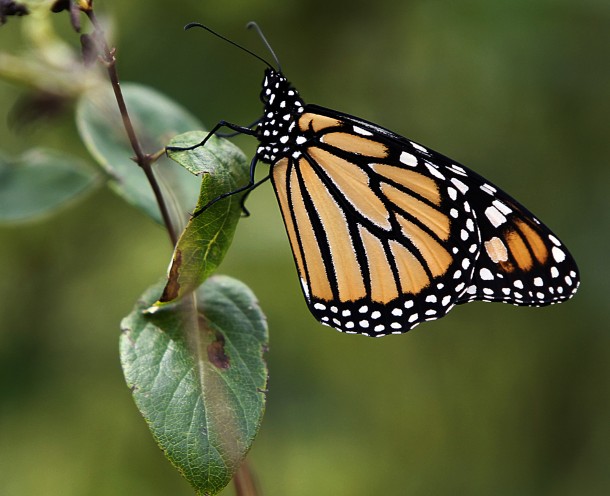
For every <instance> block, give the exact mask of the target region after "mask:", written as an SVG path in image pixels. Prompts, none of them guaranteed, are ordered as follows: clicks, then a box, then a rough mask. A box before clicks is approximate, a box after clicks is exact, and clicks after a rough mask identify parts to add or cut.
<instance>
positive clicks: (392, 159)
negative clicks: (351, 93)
mask: <svg viewBox="0 0 610 496" xmlns="http://www.w3.org/2000/svg"><path fill="white" fill-rule="evenodd" d="M305 110H306V112H305V113H304V114H303V115H302V116H301V118H300V119H299V121H298V124H299V128H300V130H301V133H302V135H301V136H302V137H303V138H304V139H305V140H306V146H304V147H302V148H301V151H300V152H299V153H295V154H294V155H293V156H291V157H287V158H283V159H281V160H280V161H278V162H277V163H276V164H275V165H274V166H273V169H272V179H273V183H274V185H275V190H276V194H277V197H278V201H279V204H280V207H281V210H282V214H283V217H284V221H285V223H286V228H287V231H288V234H289V238H290V242H291V246H292V249H293V252H294V257H295V261H296V265H297V268H298V272H299V276H300V279H301V284H302V286H303V291H304V293H305V296H306V298H307V301H308V304H309V307H310V310H311V311H312V313H313V314H314V315H315V316H316V317H317V318H318V319H319V320H320V321H321V322H323V323H325V324H327V325H331V326H332V327H335V328H337V329H339V330H342V331H345V332H357V333H362V334H367V335H375V336H381V335H386V334H389V333H402V332H406V331H408V330H409V329H411V328H413V327H414V326H415V325H417V324H418V323H420V322H422V321H424V320H433V319H436V318H439V317H442V316H443V315H445V314H446V313H447V312H448V311H449V310H450V309H451V307H452V306H453V305H454V304H455V303H457V302H458V300H459V297H460V295H461V294H462V293H463V292H464V291H465V290H466V289H467V287H468V284H469V282H470V280H471V278H472V271H473V270H474V262H475V259H476V256H477V252H476V249H475V248H476V247H478V245H479V238H478V233H477V232H476V229H475V225H476V224H475V217H474V214H473V213H472V212H471V211H470V210H469V209H468V211H464V210H463V205H464V203H465V198H464V197H463V195H462V194H461V193H460V192H459V191H458V190H457V189H456V188H453V187H450V188H447V187H444V185H442V184H440V183H439V177H437V176H440V173H439V172H436V169H434V170H435V173H436V175H437V176H435V175H434V174H433V173H431V172H430V171H429V170H428V168H427V167H426V166H425V165H423V164H422V165H418V164H417V160H416V159H415V155H414V154H415V153H416V152H417V149H416V148H415V146H414V145H411V144H409V143H408V142H404V143H403V142H399V141H397V140H395V139H393V138H391V137H390V136H389V135H386V134H382V133H379V132H378V130H377V128H371V127H369V126H368V125H367V124H365V123H363V122H356V123H354V122H352V121H350V119H349V117H348V116H338V118H332V117H329V116H327V115H325V114H323V113H320V108H319V107H314V108H312V111H311V112H308V111H307V110H308V108H306V109H305ZM313 110H315V112H313ZM357 124H361V125H363V126H364V127H360V126H359V125H357ZM301 141H303V140H301ZM303 143H305V141H303ZM456 212H459V215H458V216H457V217H458V218H456V217H455V216H454V214H455V213H456ZM462 225H464V226H467V231H466V232H465V233H466V234H463V233H461V231H460V226H462Z"/></svg>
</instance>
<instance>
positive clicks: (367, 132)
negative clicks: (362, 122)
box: [354, 126, 373, 136]
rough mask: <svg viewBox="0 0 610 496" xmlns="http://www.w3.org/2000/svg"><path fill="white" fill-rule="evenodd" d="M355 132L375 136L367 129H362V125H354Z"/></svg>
mask: <svg viewBox="0 0 610 496" xmlns="http://www.w3.org/2000/svg"><path fill="white" fill-rule="evenodd" d="M354 132H355V133H358V134H361V135H362V136H373V133H371V132H370V131H367V130H366V129H362V128H361V127H358V126H354Z"/></svg>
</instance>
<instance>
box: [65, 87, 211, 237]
mask: <svg viewBox="0 0 610 496" xmlns="http://www.w3.org/2000/svg"><path fill="white" fill-rule="evenodd" d="M121 88H122V91H123V95H124V97H125V101H126V103H127V110H128V112H129V116H130V118H131V121H132V123H133V126H134V128H135V131H136V134H137V136H138V138H139V140H140V143H141V145H142V148H143V149H144V151H145V152H146V153H156V152H157V151H159V150H162V149H163V148H164V147H165V145H166V144H167V142H168V141H169V140H170V139H171V138H172V137H173V136H175V135H176V134H179V133H184V132H186V131H189V130H191V129H203V125H202V124H201V123H200V122H199V121H198V120H197V119H196V118H195V117H193V116H192V115H191V114H190V113H188V112H187V111H186V110H185V109H184V108H182V107H181V106H179V105H178V104H177V103H175V102H173V101H172V100H170V99H168V98H167V97H166V96H164V95H163V94H161V93H158V92H156V91H154V90H152V89H151V88H147V87H145V86H140V85H137V84H133V83H123V84H121ZM76 122H77V125H78V130H79V132H80V135H81V138H82V139H83V141H84V143H85V145H86V146H87V148H88V150H89V152H90V153H91V154H92V155H93V157H95V159H96V160H97V161H98V163H99V164H100V165H101V166H102V167H103V168H104V169H105V170H106V172H107V173H108V175H109V176H110V185H111V187H112V188H113V189H114V190H115V191H116V192H117V193H118V194H119V195H121V196H122V197H123V198H124V199H125V200H127V201H128V202H129V203H131V204H133V205H135V206H136V207H138V208H140V209H141V210H143V211H144V212H145V213H146V214H148V215H149V216H151V217H152V218H153V219H155V220H156V221H157V222H159V223H162V218H161V213H160V211H159V207H158V206H157V202H156V200H155V197H154V195H153V192H152V190H151V188H150V185H149V183H148V181H147V180H146V177H145V175H144V172H143V171H142V170H141V169H140V168H139V167H138V166H137V165H136V163H135V162H133V160H131V157H132V156H133V150H132V148H131V145H130V143H129V140H128V138H127V134H126V132H125V129H124V127H123V123H122V119H121V116H120V113H119V111H118V107H117V103H116V100H115V97H114V94H113V92H112V89H111V88H110V87H102V88H99V87H98V88H96V89H95V90H92V91H90V92H87V93H86V94H85V95H83V96H82V97H81V99H80V101H79V103H78V108H77V113H76ZM154 172H155V175H156V177H157V181H158V182H159V183H160V185H161V189H162V192H163V195H164V198H165V199H166V201H167V203H168V205H169V210H170V212H171V213H172V214H173V215H172V217H173V218H172V220H173V221H175V222H176V225H178V226H181V225H182V226H183V225H184V222H185V220H186V217H187V215H188V213H189V212H191V211H192V210H193V208H194V206H195V202H196V201H197V195H198V193H199V181H198V179H197V178H195V177H193V176H192V175H191V174H188V173H187V172H186V171H185V170H184V169H182V168H180V167H176V165H175V164H174V163H173V162H172V161H171V160H169V159H168V158H167V157H165V156H162V157H160V158H159V160H157V162H155V164H154Z"/></svg>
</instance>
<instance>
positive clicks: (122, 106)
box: [85, 8, 178, 246]
mask: <svg viewBox="0 0 610 496" xmlns="http://www.w3.org/2000/svg"><path fill="white" fill-rule="evenodd" d="M85 14H86V15H87V17H88V18H89V20H90V21H91V24H92V25H93V27H94V28H95V33H94V34H95V37H96V39H97V41H98V43H99V44H100V48H101V49H102V51H103V54H102V61H103V63H104V65H105V66H106V71H107V72H108V77H109V78H110V82H111V84H112V89H113V91H114V96H115V98H116V101H117V105H118V106H119V111H120V113H121V118H122V119H123V126H124V127H125V132H126V133H127V136H128V138H129V143H130V144H131V148H132V149H133V151H134V153H135V157H134V158H133V160H134V161H135V162H136V163H137V164H138V165H139V166H140V168H141V169H142V170H143V171H144V174H145V175H146V179H148V182H149V183H150V186H151V188H152V190H153V193H154V195H155V199H156V200H157V204H158V205H159V210H160V211H161V216H162V217H163V222H164V224H165V228H166V229H167V233H168V235H169V238H170V240H171V242H172V245H173V246H176V244H177V243H178V236H177V234H176V230H175V228H174V226H173V224H172V220H171V217H170V215H169V211H168V209H167V205H166V203H165V200H164V198H163V194H162V192H161V188H160V187H159V183H158V182H157V179H156V178H155V174H154V172H153V169H152V164H153V163H154V161H155V160H156V159H157V158H158V154H154V155H150V154H147V153H144V151H143V150H142V145H141V144H140V140H139V139H138V136H137V134H136V131H135V129H134V127H133V123H132V122H131V118H130V117H129V112H128V110H127V104H126V103H125V98H124V97H123V91H122V90H121V84H120V81H119V74H118V71H117V68H116V57H115V54H116V49H115V48H112V49H111V48H110V47H109V46H108V43H107V42H106V38H105V37H104V32H103V30H102V28H101V25H100V23H99V21H98V20H97V17H96V15H95V12H93V8H91V9H88V10H85Z"/></svg>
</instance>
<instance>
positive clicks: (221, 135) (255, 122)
mask: <svg viewBox="0 0 610 496" xmlns="http://www.w3.org/2000/svg"><path fill="white" fill-rule="evenodd" d="M261 120H262V119H256V120H255V121H254V122H253V123H252V124H250V125H249V126H246V127H247V128H248V129H252V128H253V127H254V126H256V125H257V124H258V123H259V122H260V121H261ZM238 134H243V131H233V132H232V133H216V136H218V137H219V138H233V137H235V136H237V135H238Z"/></svg>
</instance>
